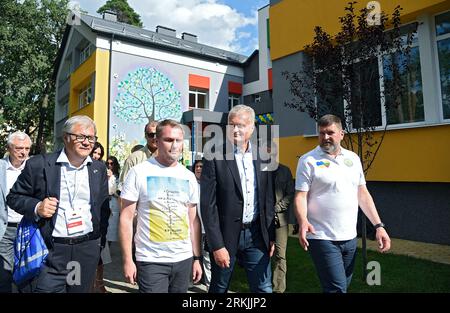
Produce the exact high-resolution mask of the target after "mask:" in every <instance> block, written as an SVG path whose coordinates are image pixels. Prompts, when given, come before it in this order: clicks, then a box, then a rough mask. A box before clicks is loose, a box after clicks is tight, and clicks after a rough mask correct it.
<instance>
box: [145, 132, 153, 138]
mask: <svg viewBox="0 0 450 313" xmlns="http://www.w3.org/2000/svg"><path fill="white" fill-rule="evenodd" d="M145 135H146V136H147V137H148V138H155V137H156V133H145Z"/></svg>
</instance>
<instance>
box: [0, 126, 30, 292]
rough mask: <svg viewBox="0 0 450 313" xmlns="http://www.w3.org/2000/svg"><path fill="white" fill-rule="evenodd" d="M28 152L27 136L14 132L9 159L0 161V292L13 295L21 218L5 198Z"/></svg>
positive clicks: (9, 146)
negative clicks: (18, 228) (13, 277)
mask: <svg viewBox="0 0 450 313" xmlns="http://www.w3.org/2000/svg"><path fill="white" fill-rule="evenodd" d="M30 148H31V139H30V137H28V135H27V134H25V133H23V132H21V131H17V132H14V133H12V134H10V135H9V136H8V142H7V149H8V153H9V155H8V156H6V157H5V158H3V159H0V292H1V293H10V292H12V270H13V265H14V239H15V238H16V233H17V225H18V224H19V222H20V220H21V219H22V215H21V214H19V213H17V212H15V211H14V210H11V209H10V208H9V207H8V206H7V205H6V196H7V195H8V193H9V190H10V189H11V187H12V185H14V183H15V182H16V180H17V177H19V175H20V173H21V172H22V170H23V168H24V167H25V162H26V160H27V159H28V155H29V153H30Z"/></svg>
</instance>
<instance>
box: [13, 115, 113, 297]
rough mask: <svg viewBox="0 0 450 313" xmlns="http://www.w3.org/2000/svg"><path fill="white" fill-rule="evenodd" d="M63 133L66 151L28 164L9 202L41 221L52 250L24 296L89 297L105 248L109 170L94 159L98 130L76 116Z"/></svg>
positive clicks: (83, 118)
mask: <svg viewBox="0 0 450 313" xmlns="http://www.w3.org/2000/svg"><path fill="white" fill-rule="evenodd" d="M62 131H63V140H64V149H62V150H61V151H59V152H56V153H51V154H46V155H38V156H35V157H33V158H31V159H29V160H28V161H27V163H26V165H25V168H24V170H23V171H22V174H21V175H20V176H19V178H18V179H17V181H16V183H15V184H14V186H13V187H12V189H11V191H10V193H9V194H8V196H7V203H8V205H9V207H11V208H12V209H13V210H15V211H16V212H17V213H20V214H22V215H24V216H25V217H26V218H28V219H33V220H36V221H38V224H39V228H40V231H41V234H42V237H43V238H44V241H45V243H46V245H47V248H48V250H49V254H48V256H47V259H46V260H45V262H44V264H43V265H42V266H41V270H40V273H39V275H38V276H37V277H36V278H35V279H34V280H33V281H32V282H31V284H30V285H29V286H27V287H26V288H25V289H24V290H23V291H31V292H57V293H59V292H68V293H78V292H89V290H90V287H91V284H92V281H93V280H94V275H95V269H96V268H97V264H98V260H99V257H100V246H104V244H105V242H106V230H107V227H108V218H109V214H110V210H109V197H108V180H107V176H106V166H105V164H104V163H103V162H100V161H97V160H92V159H91V157H90V156H89V154H90V153H91V151H92V148H93V146H94V143H95V142H96V141H97V136H96V132H97V130H96V126H95V124H94V121H93V120H91V119H90V118H89V117H87V116H83V115H81V116H73V117H71V118H70V119H68V120H67V121H66V122H65V124H64V126H63V130H62Z"/></svg>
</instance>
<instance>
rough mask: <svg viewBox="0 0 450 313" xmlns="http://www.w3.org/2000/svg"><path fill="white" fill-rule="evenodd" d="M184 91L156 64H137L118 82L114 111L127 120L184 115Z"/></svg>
mask: <svg viewBox="0 0 450 313" xmlns="http://www.w3.org/2000/svg"><path fill="white" fill-rule="evenodd" d="M180 97H181V93H180V92H179V91H177V90H176V89H175V86H174V84H173V83H172V82H171V81H170V79H169V78H167V77H166V76H165V75H164V74H162V73H161V72H159V71H157V70H155V69H154V68H151V67H149V68H138V69H137V70H135V71H134V72H130V73H128V75H127V77H126V78H125V79H124V80H122V81H121V82H120V83H119V84H118V93H117V97H116V99H115V101H114V105H113V112H114V114H115V115H116V116H117V117H119V118H121V119H122V120H125V121H126V122H130V123H135V124H142V123H147V122H150V121H154V120H161V119H167V118H170V119H174V120H177V121H179V120H180V119H181V114H182V112H181V105H180Z"/></svg>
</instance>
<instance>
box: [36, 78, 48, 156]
mask: <svg viewBox="0 0 450 313" xmlns="http://www.w3.org/2000/svg"><path fill="white" fill-rule="evenodd" d="M50 85H51V83H49V84H47V86H46V87H45V91H44V97H43V99H42V101H41V102H40V105H39V124H38V133H37V137H36V145H35V147H34V154H41V153H46V148H45V142H44V126H45V125H44V123H45V117H46V111H47V107H48V94H49V90H50Z"/></svg>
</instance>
